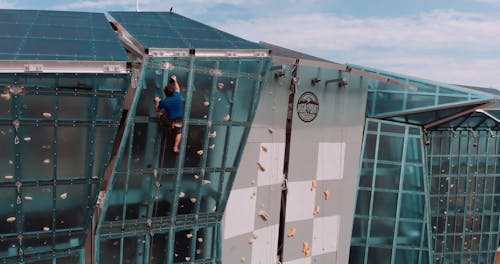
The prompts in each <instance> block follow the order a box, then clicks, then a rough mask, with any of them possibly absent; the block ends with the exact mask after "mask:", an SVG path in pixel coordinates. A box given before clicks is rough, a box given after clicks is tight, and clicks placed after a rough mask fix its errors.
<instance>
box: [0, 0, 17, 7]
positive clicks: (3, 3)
mask: <svg viewBox="0 0 500 264" xmlns="http://www.w3.org/2000/svg"><path fill="white" fill-rule="evenodd" d="M16 6H17V3H16V2H15V1H8V0H0V8H5V9H10V8H15V7H16Z"/></svg>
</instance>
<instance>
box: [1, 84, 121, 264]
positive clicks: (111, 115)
mask: <svg viewBox="0 0 500 264" xmlns="http://www.w3.org/2000/svg"><path fill="white" fill-rule="evenodd" d="M128 82H129V76H128V75H114V76H109V75H95V74H37V75H29V74H1V75H0V87H6V88H4V89H3V90H2V91H1V92H0V93H1V94H2V95H3V97H2V98H3V99H2V100H1V101H0V106H1V107H0V109H2V108H3V109H9V110H8V111H6V112H4V113H3V115H0V144H1V147H0V156H1V161H0V208H2V210H0V219H1V221H0V240H1V242H0V244H2V246H0V258H1V259H2V260H5V261H6V262H7V263H11V262H12V261H15V262H18V261H19V262H22V261H26V262H30V263H31V262H33V261H42V262H41V263H43V261H45V260H44V259H48V260H49V259H50V261H52V258H54V259H58V258H59V257H66V258H67V259H69V260H68V261H70V260H73V259H75V258H76V259H80V253H81V248H82V245H83V243H84V241H85V238H86V237H87V232H86V231H87V228H88V227H89V224H90V220H91V215H92V214H93V212H94V203H95V200H96V198H97V191H96V190H99V185H100V180H101V179H102V178H103V176H104V169H105V167H106V166H107V163H108V159H109V156H110V150H111V146H112V144H113V141H114V136H115V133H116V130H117V128H118V125H119V120H120V118H121V111H122V108H123V102H124V95H125V91H126V89H127V87H128ZM83 83H88V84H92V86H88V87H85V88H82V87H81V84H83ZM14 84H16V85H17V86H15V85H14ZM103 112H106V114H100V113H103ZM4 243H6V245H7V246H6V247H3V245H5V244H4ZM73 255H76V256H73ZM70 256H73V257H70ZM65 261H66V260H59V259H58V260H57V263H70V262H68V261H66V262H65ZM51 263H52V262H51ZM73 263H75V262H73Z"/></svg>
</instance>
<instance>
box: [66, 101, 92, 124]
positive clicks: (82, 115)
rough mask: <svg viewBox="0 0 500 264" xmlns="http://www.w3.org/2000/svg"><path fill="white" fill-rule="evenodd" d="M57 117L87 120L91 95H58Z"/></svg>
mask: <svg viewBox="0 0 500 264" xmlns="http://www.w3.org/2000/svg"><path fill="white" fill-rule="evenodd" d="M58 100H59V109H58V118H59V119H71V120H75V119H76V120H82V119H83V120H87V119H89V117H90V113H91V112H90V111H92V107H91V97H84V96H58Z"/></svg>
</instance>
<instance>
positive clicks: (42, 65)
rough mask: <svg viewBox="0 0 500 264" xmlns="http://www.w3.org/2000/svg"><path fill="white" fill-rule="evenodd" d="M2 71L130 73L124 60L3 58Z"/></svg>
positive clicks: (1, 62)
mask: <svg viewBox="0 0 500 264" xmlns="http://www.w3.org/2000/svg"><path fill="white" fill-rule="evenodd" d="M0 73H100V74H116V73H127V74H128V73H130V70H129V68H128V66H127V62H124V61H70V60H57V61H53V60H1V61H0Z"/></svg>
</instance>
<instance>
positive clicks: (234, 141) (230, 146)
mask: <svg viewBox="0 0 500 264" xmlns="http://www.w3.org/2000/svg"><path fill="white" fill-rule="evenodd" d="M244 132H245V127H234V126H233V127H231V130H230V131H229V134H230V136H229V138H227V139H226V140H228V141H229V143H226V144H227V147H226V162H225V167H226V168H231V167H233V166H234V165H235V161H236V155H241V151H240V150H241V149H242V146H241V145H240V143H239V142H241V140H242V139H243V133H244Z"/></svg>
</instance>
